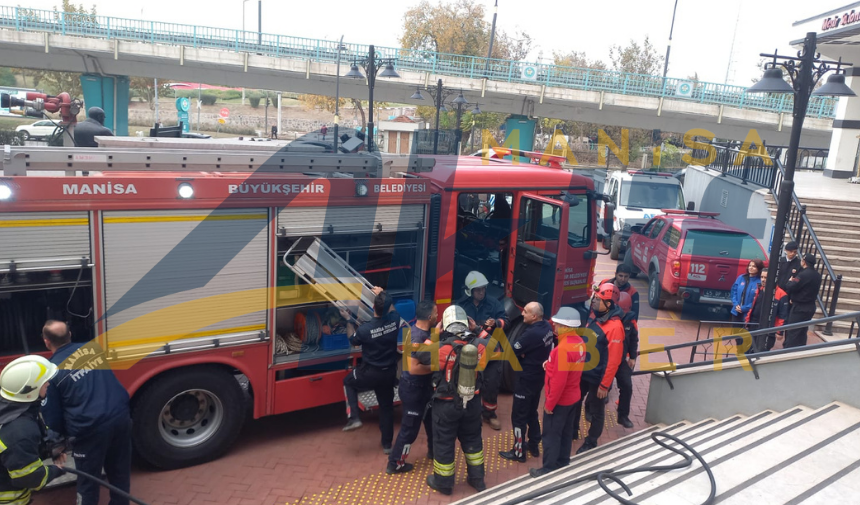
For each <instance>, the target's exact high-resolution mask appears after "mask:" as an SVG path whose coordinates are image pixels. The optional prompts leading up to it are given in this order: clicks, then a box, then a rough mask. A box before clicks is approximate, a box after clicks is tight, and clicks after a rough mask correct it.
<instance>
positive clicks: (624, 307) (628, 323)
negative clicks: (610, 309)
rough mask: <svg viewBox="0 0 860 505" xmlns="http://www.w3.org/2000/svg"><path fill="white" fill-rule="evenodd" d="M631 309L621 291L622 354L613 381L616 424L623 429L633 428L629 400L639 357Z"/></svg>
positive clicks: (629, 301)
mask: <svg viewBox="0 0 860 505" xmlns="http://www.w3.org/2000/svg"><path fill="white" fill-rule="evenodd" d="M631 307H632V302H631V300H630V295H628V294H627V293H625V292H623V291H622V292H621V293H620V294H619V296H618V308H620V309H621V312H622V313H623V314H624V315H623V316H622V317H621V323H622V324H623V325H624V353H623V354H622V357H621V363H620V364H619V365H618V371H617V372H615V381H616V382H617V383H618V424H620V425H621V426H624V427H625V428H632V427H633V422H632V421H630V400H631V399H632V398H633V369H634V368H635V367H636V358H637V357H638V356H639V324H638V323H637V322H636V314H634V313H633V310H631Z"/></svg>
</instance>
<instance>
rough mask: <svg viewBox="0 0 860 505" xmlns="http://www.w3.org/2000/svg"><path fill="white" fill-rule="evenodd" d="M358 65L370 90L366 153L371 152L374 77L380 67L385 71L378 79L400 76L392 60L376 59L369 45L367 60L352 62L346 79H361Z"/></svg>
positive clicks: (373, 50) (374, 51)
mask: <svg viewBox="0 0 860 505" xmlns="http://www.w3.org/2000/svg"><path fill="white" fill-rule="evenodd" d="M359 65H361V67H362V68H364V71H365V72H367V87H368V88H369V89H370V93H369V97H368V98H369V99H368V102H370V103H369V104H368V109H369V110H368V116H367V117H368V121H367V150H368V152H372V151H373V88H374V86H376V75H377V73H379V70H380V69H381V68H382V67H385V69H384V70H383V71H382V73H379V77H394V78H400V74H398V73H397V71H396V70H394V62H393V60H392V59H388V60H387V63H386V61H384V60H382V59H381V58H377V55H376V50H375V49H374V47H373V46H372V45H371V46H370V47H369V48H368V52H367V58H365V59H364V61H362V62H360V63H359V62H354V63H353V64H352V68H350V69H349V72H347V74H346V77H351V78H353V79H361V78H363V77H364V75H363V74H362V73H361V70H359V69H358V67H359Z"/></svg>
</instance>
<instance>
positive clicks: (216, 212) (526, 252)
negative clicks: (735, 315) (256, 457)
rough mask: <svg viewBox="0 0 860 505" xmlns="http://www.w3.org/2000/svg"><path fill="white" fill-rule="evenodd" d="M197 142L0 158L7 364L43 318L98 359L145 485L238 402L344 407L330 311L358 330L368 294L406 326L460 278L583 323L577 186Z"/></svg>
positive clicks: (588, 218)
mask: <svg viewBox="0 0 860 505" xmlns="http://www.w3.org/2000/svg"><path fill="white" fill-rule="evenodd" d="M137 140H140V139H137ZM134 142H135V141H134V140H131V139H130V145H132V146H136V145H139V144H135V143H134ZM200 142H209V141H195V144H194V146H197V147H196V148H194V149H162V150H153V149H151V148H140V147H122V148H114V147H111V148H104V147H102V148H98V149H88V148H40V147H21V148H12V147H9V146H6V147H5V152H4V155H3V158H2V165H0V167H2V172H0V346H2V348H0V352H2V353H3V356H4V358H3V363H5V362H8V361H9V360H11V359H13V358H15V357H16V356H19V355H21V354H26V353H36V352H38V353H44V351H45V349H44V347H43V345H42V342H41V338H40V330H41V326H42V324H43V323H44V320H45V319H46V318H51V319H59V320H64V321H68V322H69V325H70V328H71V331H72V336H73V341H77V342H85V341H96V342H97V343H98V344H99V345H100V346H101V347H102V348H103V349H105V351H106V353H107V356H108V359H109V362H110V365H111V367H112V368H113V369H114V371H115V373H116V374H117V376H118V377H119V378H120V380H121V381H122V383H123V384H124V385H125V386H126V387H127V389H128V391H129V393H130V395H131V397H132V415H133V419H134V435H133V436H134V446H135V449H136V451H137V452H138V454H139V455H140V456H142V457H143V458H144V459H145V460H147V461H148V462H149V463H151V464H153V465H155V466H158V467H161V468H177V467H181V466H187V465H192V464H197V463H200V462H203V461H207V460H210V459H213V458H216V457H218V456H219V455H220V454H222V453H223V452H225V451H226V450H227V449H228V448H229V446H230V444H231V443H232V442H233V441H234V440H235V438H236V436H238V434H239V431H240V429H241V427H242V424H243V422H244V419H245V417H246V405H248V404H249V402H250V404H251V405H252V411H253V416H254V417H255V418H259V417H262V416H267V415H274V414H280V413H284V412H291V411H297V410H302V409H307V408H312V407H316V406H320V405H326V404H331V403H337V402H341V401H343V400H344V398H343V388H342V379H343V377H344V376H345V375H346V374H347V373H348V371H349V369H350V368H351V367H353V366H355V365H356V363H357V361H358V360H360V357H361V350H360V348H354V347H351V346H350V345H349V343H348V341H346V339H345V336H344V335H342V334H340V333H338V331H339V330H338V328H339V321H338V316H337V313H338V310H333V309H339V308H347V309H348V310H350V311H352V312H353V314H354V315H355V316H356V317H358V318H359V319H362V318H365V319H366V318H367V317H368V308H369V307H370V305H371V304H372V298H371V297H370V295H369V293H370V288H371V287H372V286H381V287H383V288H385V289H386V290H387V291H388V292H389V293H390V294H391V295H393V297H394V298H395V300H397V302H398V305H397V306H398V308H400V309H401V315H402V316H404V319H407V320H409V319H411V318H414V314H413V315H411V316H410V315H407V314H408V312H409V307H410V306H413V307H414V304H415V303H416V302H417V301H419V300H421V299H432V300H435V301H436V303H437V304H439V310H440V312H441V311H442V310H444V308H445V307H447V306H448V305H449V304H451V303H456V302H457V301H458V300H459V299H461V298H463V297H464V292H463V288H464V278H465V276H466V274H467V273H468V272H469V271H471V270H478V271H480V272H482V273H483V274H484V275H486V276H487V278H488V279H489V280H490V282H491V286H490V287H489V289H488V296H496V297H498V298H500V299H502V298H510V299H511V300H512V301H513V302H514V304H515V305H516V306H519V307H522V306H523V305H524V304H526V303H528V302H530V301H540V302H541V303H542V304H543V305H544V308H545V312H546V313H547V314H549V313H551V312H555V311H556V310H558V308H559V307H561V306H578V307H581V308H582V310H583V311H584V310H585V309H584V307H583V305H584V302H585V301H586V300H587V299H588V297H589V295H590V292H589V290H590V286H591V283H592V280H593V274H594V263H595V255H594V254H595V253H594V251H593V250H594V249H595V240H596V229H595V222H596V219H595V216H596V205H595V202H596V199H597V198H599V195H596V194H595V193H594V191H593V182H592V181H591V180H590V179H589V178H586V177H583V176H580V175H577V174H574V173H571V172H567V171H564V170H561V169H558V168H548V167H543V166H536V165H528V164H527V165H517V164H512V163H510V162H505V161H490V160H486V159H479V158H471V157H453V156H451V157H441V156H440V157H415V156H413V157H388V156H385V157H383V156H380V155H376V154H367V153H363V154H358V155H334V154H321V153H303V152H289V151H288V150H287V149H281V150H279V151H259V150H240V149H238V148H236V147H235V146H233V145H219V144H218V143H217V141H212V142H211V143H210V144H207V145H206V146H201V144H200ZM201 147H202V148H201ZM478 207H481V208H483V209H484V212H483V213H480V215H479V213H478V212H476V209H477V208H478ZM371 312H372V309H371ZM516 332H517V322H516V321H514V325H513V327H512V332H511V334H510V336H511V337H512V338H515V334H516ZM371 396H372V395H371ZM363 402H364V403H365V407H367V408H372V406H373V404H374V399H373V398H369V397H366V398H364V399H363Z"/></svg>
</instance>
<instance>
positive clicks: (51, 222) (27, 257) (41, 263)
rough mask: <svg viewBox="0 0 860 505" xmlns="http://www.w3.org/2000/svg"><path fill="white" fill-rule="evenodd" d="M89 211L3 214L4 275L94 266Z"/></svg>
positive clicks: (0, 254)
mask: <svg viewBox="0 0 860 505" xmlns="http://www.w3.org/2000/svg"><path fill="white" fill-rule="evenodd" d="M91 258H92V256H91V253H90V218H89V213H87V212H12V213H2V214H0V272H2V271H8V270H9V267H10V263H11V262H13V261H14V262H15V266H16V268H17V269H18V270H20V271H27V270H62V269H69V268H80V266H81V263H82V261H83V262H84V263H85V264H89V263H91V261H92V260H91Z"/></svg>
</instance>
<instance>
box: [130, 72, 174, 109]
mask: <svg viewBox="0 0 860 505" xmlns="http://www.w3.org/2000/svg"><path fill="white" fill-rule="evenodd" d="M169 83H170V80H168V79H159V80H158V96H159V97H163V96H167V93H168V92H169V91H170V86H169ZM129 88H130V89H131V90H132V91H134V92H136V93H137V95H138V96H140V97H142V98H143V99H144V100H146V101H147V102H149V108H150V109H153V110H154V109H155V81H154V79H151V78H149V77H132V78H131V79H129Z"/></svg>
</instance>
